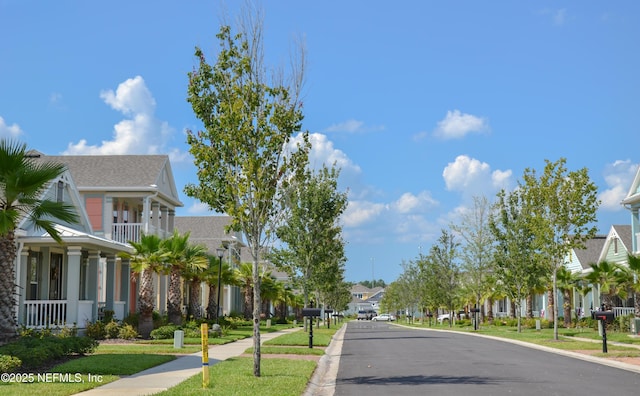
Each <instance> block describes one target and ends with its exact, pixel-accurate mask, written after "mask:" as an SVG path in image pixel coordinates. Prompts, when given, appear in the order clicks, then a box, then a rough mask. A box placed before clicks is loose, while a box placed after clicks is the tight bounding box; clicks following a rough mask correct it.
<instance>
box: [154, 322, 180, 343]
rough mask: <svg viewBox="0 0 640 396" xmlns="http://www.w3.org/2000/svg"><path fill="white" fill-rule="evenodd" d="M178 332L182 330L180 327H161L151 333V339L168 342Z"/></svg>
mask: <svg viewBox="0 0 640 396" xmlns="http://www.w3.org/2000/svg"><path fill="white" fill-rule="evenodd" d="M176 330H180V326H176V325H167V326H161V327H158V328H157V329H155V330H153V331H152V332H151V338H153V339H154V340H168V339H171V338H173V332H174V331H176Z"/></svg>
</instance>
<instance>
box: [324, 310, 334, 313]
mask: <svg viewBox="0 0 640 396" xmlns="http://www.w3.org/2000/svg"><path fill="white" fill-rule="evenodd" d="M324 312H325V313H327V314H330V313H333V309H325V310H324Z"/></svg>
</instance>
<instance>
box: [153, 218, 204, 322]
mask: <svg viewBox="0 0 640 396" xmlns="http://www.w3.org/2000/svg"><path fill="white" fill-rule="evenodd" d="M189 234H190V233H188V232H187V233H185V234H183V235H180V233H179V232H178V231H177V230H176V231H174V232H173V235H171V236H170V237H169V238H167V239H165V240H164V241H163V242H162V248H163V250H164V251H165V255H166V261H165V263H166V265H167V268H166V270H167V271H168V272H169V289H168V293H167V313H168V315H169V323H173V324H176V325H180V324H182V273H183V272H189V271H191V270H198V269H205V268H207V265H208V260H207V258H206V256H205V252H206V250H205V248H204V247H202V246H200V247H191V246H190V245H189ZM188 254H189V255H190V257H189V258H188V259H187V255H188Z"/></svg>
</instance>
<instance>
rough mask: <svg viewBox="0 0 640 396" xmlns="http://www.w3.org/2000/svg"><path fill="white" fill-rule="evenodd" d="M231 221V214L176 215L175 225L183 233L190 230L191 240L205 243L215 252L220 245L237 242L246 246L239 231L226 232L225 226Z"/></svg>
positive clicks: (200, 243) (198, 243) (239, 245)
mask: <svg viewBox="0 0 640 396" xmlns="http://www.w3.org/2000/svg"><path fill="white" fill-rule="evenodd" d="M230 223H231V217H230V216H176V217H174V219H173V227H174V229H176V230H178V231H179V232H181V233H185V232H189V233H190V234H189V241H190V242H191V243H193V244H196V245H204V246H206V247H207V249H208V250H209V252H211V253H215V251H216V249H217V248H219V247H223V246H227V245H229V244H232V243H237V245H238V247H242V246H245V245H244V243H243V242H242V237H241V235H240V234H239V233H233V232H232V233H226V232H225V227H226V226H228V225H229V224H230Z"/></svg>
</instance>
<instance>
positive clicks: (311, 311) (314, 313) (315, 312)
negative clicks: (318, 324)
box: [302, 308, 320, 317]
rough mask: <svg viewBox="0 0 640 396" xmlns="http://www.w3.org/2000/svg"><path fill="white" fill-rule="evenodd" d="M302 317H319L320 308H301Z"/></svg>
mask: <svg viewBox="0 0 640 396" xmlns="http://www.w3.org/2000/svg"><path fill="white" fill-rule="evenodd" d="M302 316H307V317H319V316H320V308H302Z"/></svg>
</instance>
